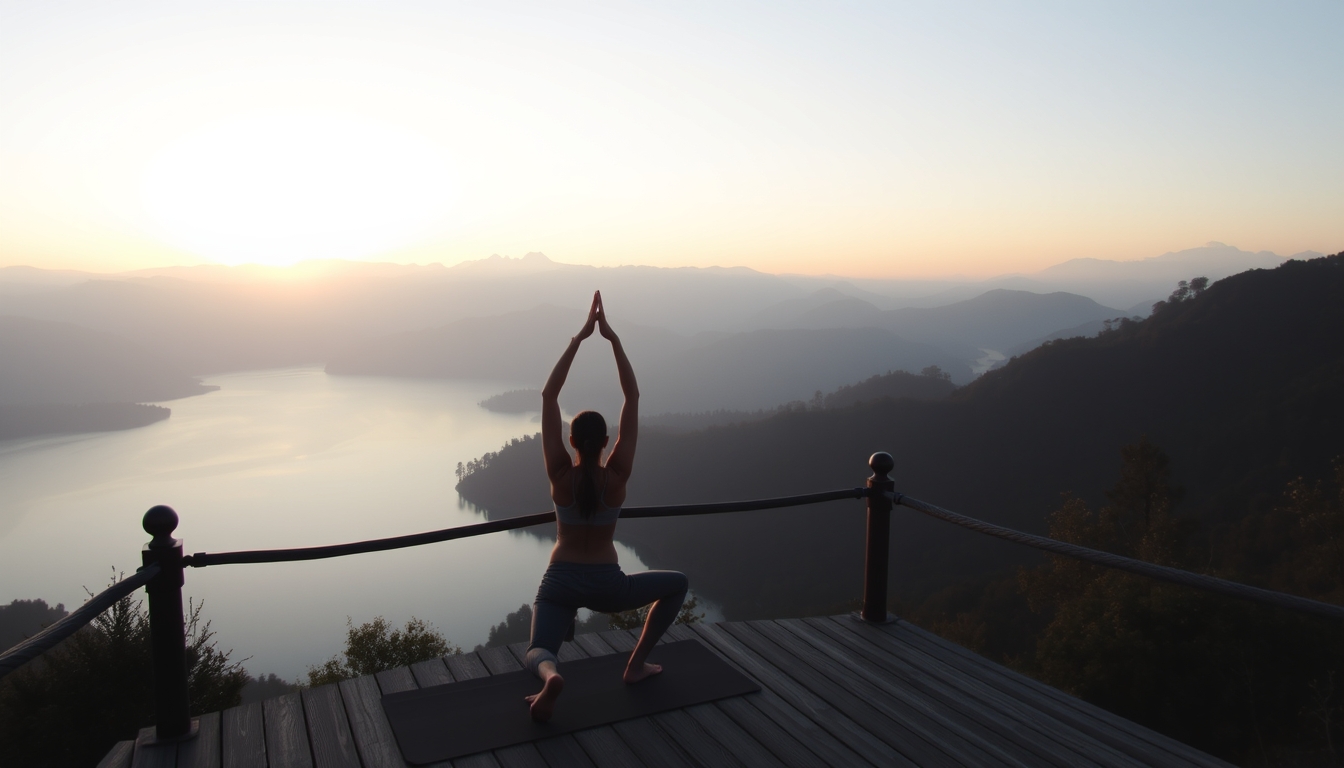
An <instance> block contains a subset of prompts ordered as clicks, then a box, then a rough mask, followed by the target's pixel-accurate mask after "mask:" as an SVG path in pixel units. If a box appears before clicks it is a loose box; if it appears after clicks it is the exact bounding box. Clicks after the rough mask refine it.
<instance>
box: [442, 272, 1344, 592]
mask: <svg viewBox="0 0 1344 768" xmlns="http://www.w3.org/2000/svg"><path fill="white" fill-rule="evenodd" d="M1340 328H1344V256H1333V257H1327V258H1321V259H1315V260H1312V261H1309V262H1296V261H1295V262H1289V263H1287V264H1285V265H1284V266H1282V267H1279V268H1277V269H1274V270H1262V271H1253V272H1248V273H1244V274H1241V275H1237V276H1234V277H1231V278H1228V279H1226V280H1222V281H1220V282H1218V283H1215V284H1214V285H1212V286H1211V287H1209V288H1208V289H1207V290H1206V291H1204V292H1203V293H1202V294H1201V295H1198V296H1188V297H1187V298H1186V300H1184V301H1177V302H1173V303H1170V304H1168V305H1167V306H1165V307H1164V308H1163V309H1162V310H1161V311H1159V312H1157V313H1155V315H1154V316H1153V317H1151V318H1150V319H1148V320H1145V321H1143V322H1137V323H1136V322H1127V323H1125V324H1123V325H1122V326H1121V327H1120V328H1118V329H1116V330H1114V331H1111V332H1109V333H1106V334H1104V335H1102V336H1101V337H1099V338H1092V339H1070V340H1064V341H1057V342H1053V343H1051V344H1048V345H1046V346H1044V347H1041V348H1040V349H1037V350H1035V351H1033V352H1031V353H1029V354H1027V355H1024V356H1023V357H1021V358H1018V359H1016V360H1014V361H1012V363H1010V364H1009V365H1008V366H1006V367H1005V368H1003V369H1002V370H999V371H994V372H991V373H989V374H986V375H985V376H983V377H982V378H980V379H979V380H977V381H976V382H975V383H973V384H971V385H970V386H967V387H963V388H962V389H960V390H957V391H956V392H955V393H953V394H952V395H951V396H950V397H949V398H947V399H946V400H942V401H934V402H927V401H916V400H913V399H885V400H881V401H878V402H870V403H864V404H861V405H856V406H853V407H849V408H839V409H820V410H806V411H797V410H795V411H791V412H788V413H782V414H780V415H778V416H775V417H773V418H770V419H767V420H765V421H761V422H756V423H750V424H741V425H736V426H729V427H716V428H712V429H709V430H705V431H702V432H693V433H689V434H682V435H672V434H659V433H650V434H648V435H645V436H644V438H643V440H642V442H641V445H640V450H639V459H638V465H637V468H636V472H635V477H634V480H633V481H632V483H631V491H630V501H629V503H630V504H632V505H634V504H654V503H675V502H696V501H709V500H716V499H742V498H752V497H759V496H772V495H783V494H789V493H800V492H806V491H814V490H820V489H825V488H839V487H849V486H854V485H858V484H860V483H861V482H862V480H863V478H864V476H865V474H866V466H865V462H866V459H867V456H868V455H869V454H870V453H872V452H873V451H876V450H886V451H889V452H891V453H892V455H893V456H895V458H896V471H895V478H896V484H897V488H898V489H900V490H902V491H904V492H906V493H909V494H911V495H913V496H917V497H919V498H923V499H927V500H929V501H933V502H935V503H938V504H941V505H943V506H946V507H949V508H952V509H956V510H959V511H962V512H965V513H967V514H971V515H975V516H979V517H982V518H985V519H988V520H992V521H994V522H999V523H1003V524H1006V525H1010V526H1014V527H1017V528H1022V529H1026V530H1030V531H1035V532H1043V531H1044V530H1045V515H1046V513H1047V512H1048V511H1049V510H1051V509H1053V508H1054V507H1055V506H1057V500H1058V495H1059V493H1060V492H1063V491H1076V492H1078V493H1079V494H1082V495H1083V497H1084V498H1085V499H1086V500H1088V501H1090V502H1094V503H1095V502H1097V501H1099V500H1100V496H1101V490H1102V489H1104V488H1107V487H1109V485H1110V484H1111V482H1112V481H1113V476H1114V472H1115V463H1116V457H1117V455H1118V451H1119V449H1120V447H1121V446H1123V445H1127V444H1130V443H1134V442H1136V441H1137V440H1138V439H1139V438H1140V437H1142V436H1144V435H1147V436H1148V437H1149V439H1150V440H1151V441H1152V442H1153V443H1155V444H1157V445H1159V446H1162V447H1163V448H1164V449H1165V450H1166V451H1167V453H1168V454H1169V455H1170V456H1171V460H1172V466H1173V467H1174V468H1175V472H1176V473H1177V476H1178V478H1179V480H1180V482H1181V483H1182V484H1183V485H1184V486H1185V488H1186V500H1185V509H1186V511H1187V513H1188V514H1191V515H1192V516H1194V517H1195V518H1198V519H1203V520H1205V521H1207V523H1208V524H1209V525H1210V526H1212V527H1214V528H1217V527H1219V526H1223V525H1228V524H1232V523H1233V522H1235V521H1236V520H1239V519H1241V518H1242V517H1244V516H1245V515H1247V514H1248V513H1251V512H1254V511H1263V510H1265V509H1267V508H1268V507H1269V506H1270V505H1271V504H1272V503H1273V499H1274V498H1275V495H1276V494H1277V493H1279V492H1280V490H1281V489H1282V488H1283V487H1284V484H1285V483H1286V482H1287V481H1288V480H1289V479H1291V478H1292V477H1295V476H1297V475H1299V474H1306V475H1309V476H1322V475H1323V473H1324V472H1325V471H1326V469H1327V467H1328V464H1329V462H1330V461H1331V459H1332V458H1333V457H1334V456H1336V455H1338V454H1341V453H1344V401H1341V398H1340V397H1339V394H1340V392H1341V391H1344V386H1342V385H1344V334H1341V333H1339V329H1340ZM540 466H541V459H540V453H539V447H538V445H537V444H536V442H535V441H521V442H519V443H518V444H516V445H513V446H509V447H507V448H505V449H504V450H502V451H501V452H499V454H498V455H496V456H495V457H494V458H493V460H492V461H490V462H489V463H488V465H487V466H485V467H484V468H483V469H481V470H480V471H478V472H475V473H473V474H471V475H470V476H469V477H467V478H466V479H465V480H464V481H463V483H462V485H461V486H460V490H461V492H462V493H463V494H464V495H465V496H466V497H467V498H469V499H471V500H472V501H473V502H474V503H476V504H478V505H479V506H481V507H482V508H484V509H487V510H489V512H490V514H491V516H508V515H515V514H522V513H527V512H535V511H538V510H541V509H545V508H547V507H548V506H550V504H549V500H548V497H547V492H546V486H545V477H544V475H543V473H542V472H541V471H540V469H539V468H540ZM860 506H861V505H860V504H858V503H857V502H856V503H837V504H834V505H828V506H825V507H818V508H813V509H808V510H795V511H780V512H761V513H751V514H741V515H730V516H722V517H697V518H688V519H683V520H657V521H632V522H631V524H628V525H623V526H622V527H621V529H620V530H619V533H618V535H619V537H620V538H621V539H623V540H624V541H626V542H627V543H629V544H631V545H632V546H634V547H635V548H636V550H637V551H639V552H640V554H641V556H642V557H643V558H644V559H645V560H646V561H647V562H649V563H651V564H653V565H655V566H658V567H674V566H675V567H678V568H682V569H684V570H686V571H688V572H689V573H690V574H691V577H692V580H693V581H695V583H696V584H697V587H698V589H699V590H700V591H701V592H703V593H704V594H706V595H707V596H708V597H710V598H711V599H714V600H717V601H720V602H722V603H723V604H724V605H725V607H726V609H727V612H728V615H730V616H734V617H746V616H760V615H767V614H775V615H777V614H780V613H783V612H800V611H810V610H818V609H820V608H824V607H829V606H834V605H835V604H838V603H840V602H843V601H845V600H849V599H852V598H854V597H857V595H858V590H859V567H860V566H859V561H860V559H861V558H860V551H861V550H860V541H861V537H862V514H861V510H860ZM893 542H894V557H893V569H892V570H893V583H894V587H895V589H896V590H897V591H898V592H901V593H912V592H923V591H926V590H932V589H935V588H937V587H939V586H940V585H945V584H947V583H951V582H952V581H954V580H956V579H958V578H961V577H962V576H965V575H966V574H968V573H975V572H983V571H990V570H994V569H997V568H1000V567H1002V566H1003V565H1005V564H1006V563H1010V562H1015V561H1018V560H1020V559H1021V558H1022V557H1024V555H1023V554H1022V553H1020V552H1017V551H1014V550H1013V549H1012V548H1010V547H1008V546H1006V545H1001V544H998V543H995V542H990V541H984V540H981V539H979V538H977V537H976V536H974V535H971V534H967V533H964V532H961V531H956V530H949V529H948V528H946V527H943V526H942V525H935V524H933V523H931V522H930V521H927V520H923V519H919V518H917V517H915V516H913V514H912V513H908V512H906V513H898V518H897V521H896V524H895V526H894V532H893ZM1217 555H1218V553H1213V556H1214V557H1215V559H1216V557H1217Z"/></svg>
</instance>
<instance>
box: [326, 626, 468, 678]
mask: <svg viewBox="0 0 1344 768" xmlns="http://www.w3.org/2000/svg"><path fill="white" fill-rule="evenodd" d="M345 625H346V633H345V650H344V651H343V652H342V655H343V656H344V657H345V658H344V660H342V658H341V656H332V657H331V658H330V659H327V660H326V661H325V662H323V663H322V665H321V666H318V667H309V668H308V684H309V685H311V686H319V685H328V684H330V683H337V682H340V681H341V680H345V679H347V678H351V677H359V676H360V675H372V674H374V673H375V672H382V671H383V670H387V669H396V668H397V667H408V666H410V665H412V664H414V663H416V662H417V661H424V660H425V659H432V658H434V657H436V656H447V655H449V654H459V653H461V652H462V649H461V648H458V647H457V646H455V645H450V644H449V643H448V641H447V640H446V639H444V637H443V634H442V633H440V632H439V631H438V630H436V629H434V628H433V627H432V626H430V625H429V624H427V623H426V622H424V621H422V620H420V619H417V618H415V617H414V616H412V617H411V618H410V620H409V621H407V622H406V626H405V627H403V628H402V629H392V627H391V625H390V624H388V623H387V619H384V618H383V617H382V616H377V617H375V618H374V619H373V621H370V622H366V623H364V624H360V625H359V626H358V627H356V626H355V625H354V623H353V622H352V621H351V619H350V617H348V616H347V617H346V619H345Z"/></svg>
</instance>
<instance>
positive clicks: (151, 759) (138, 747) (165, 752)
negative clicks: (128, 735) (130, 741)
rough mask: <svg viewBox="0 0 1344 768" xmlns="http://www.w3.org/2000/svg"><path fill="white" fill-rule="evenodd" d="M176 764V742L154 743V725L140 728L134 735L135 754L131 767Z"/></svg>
mask: <svg viewBox="0 0 1344 768" xmlns="http://www.w3.org/2000/svg"><path fill="white" fill-rule="evenodd" d="M176 765H177V745H176V744H155V743H154V726H152V725H151V726H149V727H148V728H141V729H140V734H139V735H138V736H136V737H135V756H134V757H132V758H131V768H174V766H176Z"/></svg>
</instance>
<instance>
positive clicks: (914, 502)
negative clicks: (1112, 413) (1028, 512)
mask: <svg viewBox="0 0 1344 768" xmlns="http://www.w3.org/2000/svg"><path fill="white" fill-rule="evenodd" d="M883 495H884V496H886V497H887V498H888V499H890V500H891V501H892V502H893V503H895V504H900V505H901V506H903V507H909V508H911V509H914V510H917V511H919V512H923V513H924V514H926V515H929V516H930V517H936V518H938V519H939V520H945V521H947V522H949V523H953V524H955V525H960V526H961V527H963V528H969V529H970V530H972V531H976V532H977V533H985V534H988V535H990V536H997V537H998V538H1000V539H1004V540H1006V541H1011V542H1013V543H1016V544H1024V545H1026V546H1028V547H1035V548H1036V549H1043V550H1045V551H1047V552H1052V553H1054V554H1056V555H1063V556H1064V557H1072V558H1074V559H1075V560H1086V561H1087V562H1089V563H1096V564H1097V565H1102V566H1105V567H1107V568H1116V569H1119V570H1122V571H1129V572H1130V573H1137V574H1138V575H1140V576H1147V577H1148V578H1150V579H1158V580H1160V581H1169V582H1171V583H1172V584H1182V585H1184V586H1187V587H1194V588H1196V589H1203V590H1206V591H1209V592H1217V593H1219V594H1222V595H1228V596H1229V597H1237V598H1241V599H1242V600H1252V601H1254V602H1257V603H1264V604H1265V605H1273V606H1276V607H1278V608H1287V609H1288V610H1292V611H1298V612H1300V613H1310V614H1313V615H1316V616H1325V617H1327V618H1331V619H1344V606H1340V605H1331V604H1330V603H1322V602H1320V601H1318V600H1309V599H1307V598H1305V597H1298V596H1296V595H1285V594H1283V593H1282V592H1274V591H1271V590H1268V589H1260V588H1259V587H1251V586H1247V585H1245V584H1238V583H1237V582H1235V581H1228V580H1226V579H1219V578H1217V577H1214V576H1205V575H1204V574H1201V573H1191V572H1190V571H1182V570H1181V569H1179V568H1170V567H1167V566H1165V565H1155V564H1153V563H1146V562H1144V561H1142V560H1135V559H1133V558H1129V557H1122V556H1120V555H1114V554H1111V553H1110V552H1101V551H1099V550H1095V549H1088V548H1087V547H1080V546H1078V545H1076V544H1069V543H1067V542H1063V541H1058V540H1056V539H1048V538H1046V537H1044V536H1033V535H1032V534H1030V533H1023V532H1021V531H1015V530H1013V529H1012V528H1004V527H1002V526H998V525H994V524H993V523H986V522H985V521H983V520H976V519H975V518H973V517H966V516H965V515H959V514H957V513H956V512H951V511H949V510H946V509H943V508H942V507H938V506H934V505H933V504H929V503H927V502H923V501H920V500H918V499H912V498H910V497H909V496H906V495H904V494H901V493H892V492H890V491H883Z"/></svg>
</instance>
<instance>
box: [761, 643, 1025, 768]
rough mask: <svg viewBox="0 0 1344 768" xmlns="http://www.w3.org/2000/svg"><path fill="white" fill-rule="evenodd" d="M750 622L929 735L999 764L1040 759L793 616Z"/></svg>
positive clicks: (978, 721) (1006, 736) (1021, 764)
mask: <svg viewBox="0 0 1344 768" xmlns="http://www.w3.org/2000/svg"><path fill="white" fill-rule="evenodd" d="M753 626H756V627H759V628H760V629H761V630H763V631H764V632H765V633H766V634H767V635H768V636H770V637H772V638H773V639H775V641H776V642H778V643H780V644H781V645H785V646H786V647H788V648H789V649H790V650H792V651H793V652H794V653H795V654H797V655H799V656H803V655H808V656H814V657H815V658H817V659H818V660H822V661H824V663H825V664H826V665H827V667H828V668H830V669H840V670H843V673H842V674H843V675H844V677H842V678H837V679H854V680H860V681H862V682H863V683H864V684H865V686H867V687H866V688H864V689H863V690H867V691H870V692H871V694H872V695H873V696H875V697H877V698H879V699H886V700H887V701H890V702H892V703H899V705H900V706H901V707H903V708H904V709H905V710H906V711H907V712H910V713H914V717H915V718H917V719H918V720H919V721H920V722H921V724H922V725H923V727H924V728H925V729H926V730H927V731H929V732H930V734H931V735H932V736H933V738H935V739H939V740H941V741H945V742H946V741H955V740H963V741H965V742H967V743H968V744H971V745H974V746H975V747H977V748H979V749H980V750H981V751H983V752H984V753H985V754H986V755H988V756H989V757H990V759H992V760H993V761H994V762H997V763H999V764H1002V765H1012V766H1018V767H1019V768H1030V767H1033V766H1038V765H1041V763H1042V761H1043V759H1042V756H1041V755H1040V754H1038V753H1036V752H1033V751H1032V750H1030V749H1028V748H1026V747H1024V746H1023V745H1022V744H1019V743H1017V742H1016V741H1015V740H1014V739H1012V738H1011V736H1008V735H1005V734H1004V733H1001V732H999V731H998V730H996V729H994V728H991V727H989V724H988V723H986V722H983V721H981V720H979V719H977V718H975V717H971V716H968V714H967V712H966V710H965V709H963V708H961V707H957V706H952V705H949V704H948V703H947V702H945V701H942V700H940V699H938V698H936V697H932V696H928V695H927V694H926V693H925V692H924V691H921V690H920V689H919V688H917V687H915V686H912V685H910V684H909V683H908V682H906V681H904V680H901V679H900V678H899V677H897V676H896V675H895V674H894V673H893V672H892V671H891V670H888V669H886V668H884V667H882V666H880V665H876V664H871V663H867V660H866V659H864V658H863V657H862V656H859V655H857V654H856V653H855V652H854V650H853V649H851V648H849V647H848V646H846V645H844V644H841V643H837V642H836V641H835V640H834V638H831V637H827V636H825V635H822V634H820V633H818V632H817V631H816V630H815V629H813V628H812V627H809V626H807V625H806V624H804V623H802V622H801V621H799V620H796V619H795V620H790V621H776V622H755V623H753ZM857 690H858V689H856V691H857Z"/></svg>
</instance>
